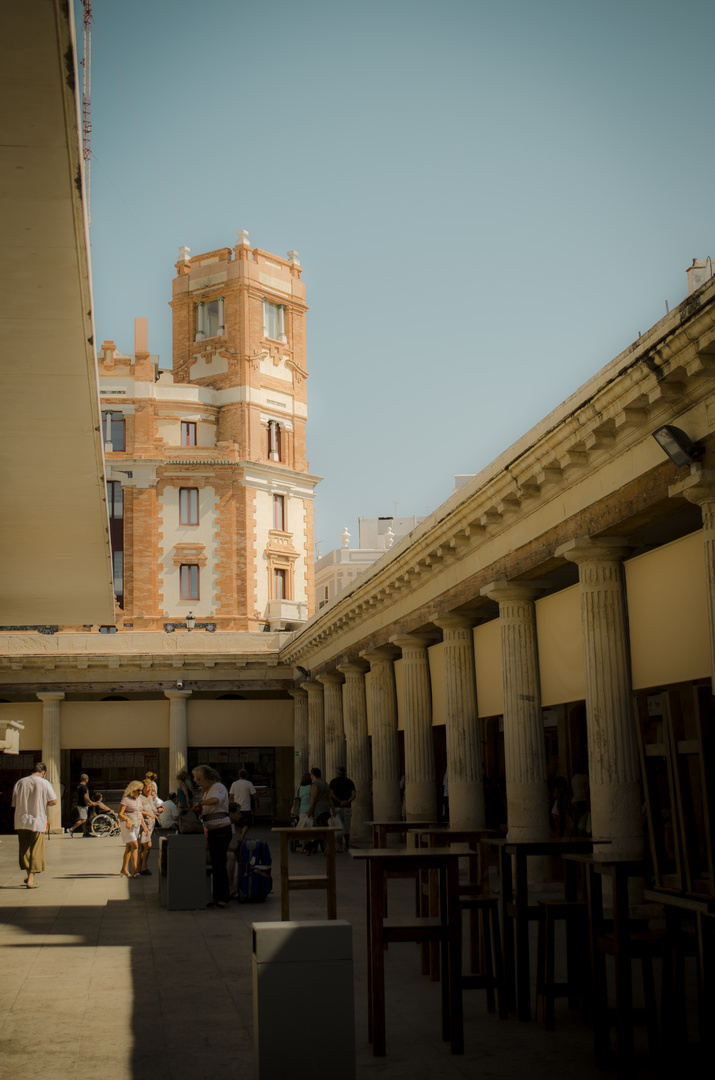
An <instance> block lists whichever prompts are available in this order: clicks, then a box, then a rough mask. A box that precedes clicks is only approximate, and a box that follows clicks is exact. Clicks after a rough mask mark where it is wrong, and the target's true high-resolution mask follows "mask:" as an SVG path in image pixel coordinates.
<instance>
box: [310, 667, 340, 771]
mask: <svg viewBox="0 0 715 1080" xmlns="http://www.w3.org/2000/svg"><path fill="white" fill-rule="evenodd" d="M316 678H317V680H318V682H320V683H322V684H323V687H324V690H323V695H324V696H323V712H324V716H325V779H326V780H327V781H328V783H330V781H331V780H332V779H333V777H334V776H337V774H338V765H345V764H346V762H347V756H346V747H345V728H344V725H343V683H344V682H345V679H344V678H343V676H342V675H341V674H340V672H339V671H331V672H328V673H327V674H326V675H317V676H316Z"/></svg>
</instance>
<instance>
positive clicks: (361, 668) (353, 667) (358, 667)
mask: <svg viewBox="0 0 715 1080" xmlns="http://www.w3.org/2000/svg"><path fill="white" fill-rule="evenodd" d="M337 670H338V671H341V672H342V673H343V675H364V674H365V672H366V671H368V670H369V664H367V663H365V661H364V660H353V661H352V662H351V663H349V664H338V666H337Z"/></svg>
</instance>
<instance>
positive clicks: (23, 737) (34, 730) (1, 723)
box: [0, 701, 42, 752]
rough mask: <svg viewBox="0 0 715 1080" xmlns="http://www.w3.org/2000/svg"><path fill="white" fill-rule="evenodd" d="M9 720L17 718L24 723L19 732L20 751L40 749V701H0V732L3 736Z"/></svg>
mask: <svg viewBox="0 0 715 1080" xmlns="http://www.w3.org/2000/svg"><path fill="white" fill-rule="evenodd" d="M10 720H19V721H21V722H22V723H23V724H24V725H25V730H24V731H21V732H20V751H21V752H25V751H29V750H41V749H42V702H41V701H21V702H17V703H14V702H8V703H7V704H2V703H0V732H2V735H3V737H4V735H5V725H6V724H7V723H9V721H10Z"/></svg>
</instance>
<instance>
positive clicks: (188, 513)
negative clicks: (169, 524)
mask: <svg viewBox="0 0 715 1080" xmlns="http://www.w3.org/2000/svg"><path fill="white" fill-rule="evenodd" d="M198 523H199V489H198V488H179V524H180V525H198Z"/></svg>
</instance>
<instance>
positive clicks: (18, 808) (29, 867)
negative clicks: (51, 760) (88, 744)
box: [12, 761, 57, 889]
mask: <svg viewBox="0 0 715 1080" xmlns="http://www.w3.org/2000/svg"><path fill="white" fill-rule="evenodd" d="M46 772H47V766H46V765H45V764H44V762H42V761H38V762H37V764H36V765H35V768H34V769H33V772H32V775H31V776H23V778H22V779H21V780H18V782H17V783H16V784H15V787H14V789H13V792H12V805H13V806H14V807H15V829H16V831H17V836H18V840H19V842H20V869H21V870H26V871H27V877H26V878H25V884H26V885H27V887H28V889H36V888H37V882H36V881H35V874H41V873H42V871H43V870H44V869H45V831H46V829H47V807H48V806H54V805H55V803H56V802H57V795H56V794H55V789H54V788H53V787H52V784H50V782H49V780H46V779H45V773H46Z"/></svg>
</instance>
